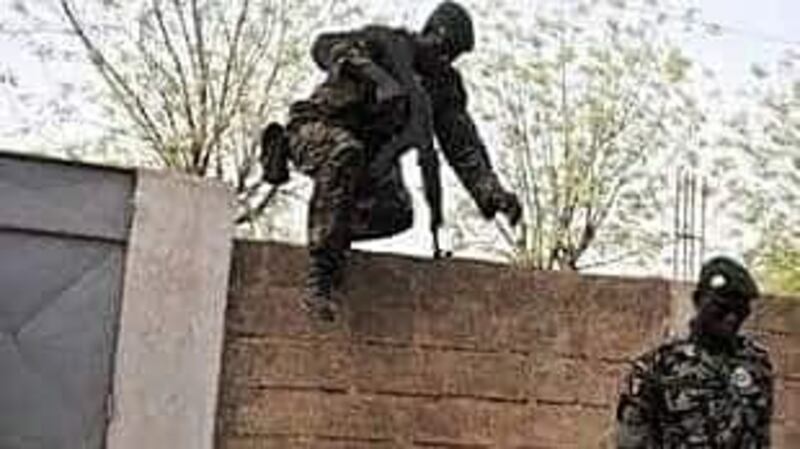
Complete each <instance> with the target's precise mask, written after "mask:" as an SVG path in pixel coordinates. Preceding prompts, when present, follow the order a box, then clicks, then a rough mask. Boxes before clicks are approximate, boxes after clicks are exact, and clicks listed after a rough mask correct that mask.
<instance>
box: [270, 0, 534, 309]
mask: <svg viewBox="0 0 800 449" xmlns="http://www.w3.org/2000/svg"><path fill="white" fill-rule="evenodd" d="M437 11H438V12H435V13H434V14H433V15H432V19H431V20H430V21H429V22H430V23H437V24H438V23H439V22H441V23H442V24H444V25H451V22H452V21H454V20H461V21H462V22H464V21H465V20H468V19H465V18H464V17H463V15H464V14H465V13H463V12H461V10H460V7H458V6H456V5H454V4H451V3H450V2H445V4H443V6H440V8H438V9H437ZM454 11H455V13H454ZM456 16H458V17H456ZM466 25H467V26H462V27H461V28H460V30H461V31H459V32H462V34H463V32H467V33H469V35H459V36H457V37H459V38H460V39H461V40H460V41H455V42H456V43H458V44H459V45H462V46H461V47H458V45H456V47H454V50H456V51H459V52H461V51H467V50H469V49H471V47H472V45H473V42H472V39H473V37H472V35H471V32H472V31H471V23H467V24H466ZM414 36H415V35H414V34H412V33H409V32H407V31H405V30H402V29H394V28H389V27H382V26H368V27H365V28H363V29H361V30H355V31H352V32H345V33H327V34H322V35H320V36H319V37H318V38H317V40H316V41H315V44H314V46H313V48H312V56H313V58H314V60H315V62H316V63H317V64H318V65H319V66H320V67H321V68H322V69H323V70H325V71H326V72H327V74H328V78H327V80H326V81H325V82H324V83H322V84H321V85H320V86H319V87H318V88H317V89H315V91H314V93H313V94H312V96H311V97H310V98H309V99H308V100H304V101H300V102H297V103H295V104H293V105H292V107H291V110H290V120H289V123H288V125H287V127H286V134H287V137H288V138H287V144H288V148H289V150H288V151H289V158H290V159H291V160H292V162H293V163H294V165H295V166H296V167H297V168H298V169H299V170H300V171H302V172H303V173H305V174H306V175H308V176H310V177H312V178H313V179H314V190H313V193H312V196H311V200H310V204H309V212H308V247H309V252H310V256H311V263H310V272H309V276H308V283H309V287H310V290H311V291H312V294H313V295H316V296H321V297H323V298H329V297H330V286H329V285H328V284H329V278H330V277H331V276H330V274H331V273H333V272H335V271H336V270H337V269H338V268H339V267H340V266H341V263H342V258H343V253H344V251H345V250H346V249H347V248H349V246H350V243H351V242H352V241H354V240H360V239H371V238H379V237H388V236H392V235H395V234H398V233H400V232H402V231H404V230H406V229H408V228H410V227H411V225H412V223H413V216H412V214H413V212H412V206H411V197H410V195H409V193H408V190H407V188H406V186H405V183H404V181H403V177H402V172H401V169H400V165H399V162H398V161H396V160H394V159H389V160H390V161H391V162H390V164H389V169H388V170H381V171H380V173H379V174H377V175H376V174H375V173H373V172H372V171H371V170H368V168H370V163H371V162H373V161H374V159H375V156H376V155H377V154H378V153H379V151H380V150H381V149H382V146H384V145H386V144H387V143H389V142H390V141H391V140H392V138H394V137H396V136H397V135H398V134H400V133H401V131H403V129H404V127H405V126H407V125H408V123H409V120H410V119H412V117H410V109H409V108H410V106H409V101H410V100H409V98H410V97H409V96H408V92H405V93H404V96H403V95H401V96H400V98H399V99H397V98H395V97H390V98H391V101H387V102H383V101H378V100H377V98H378V97H379V94H378V92H377V88H376V87H377V86H376V84H375V83H374V82H373V81H374V79H372V80H370V79H365V78H364V77H359V76H355V77H354V76H349V75H347V74H346V73H344V71H343V70H341V65H337V64H341V63H339V62H337V61H343V60H346V61H347V62H348V63H350V64H351V66H358V67H362V68H363V67H365V66H367V65H371V68H373V69H374V68H376V67H377V68H378V69H379V70H378V71H381V70H382V69H384V68H387V67H397V64H396V62H397V60H400V59H403V57H404V56H406V57H409V59H411V61H407V62H409V63H413V62H414V61H413V56H408V55H406V54H404V56H399V55H397V54H392V52H393V51H387V50H386V48H388V46H387V45H393V44H389V42H393V43H396V42H401V45H399V46H393V47H391V48H393V49H395V50H397V49H402V51H403V52H405V51H408V52H409V54H413V45H414V44H413V43H414ZM387 70H388V73H389V74H390V75H389V77H390V78H391V77H396V76H397V73H393V72H392V70H391V69H387ZM413 70H414V68H413V67H408V71H409V72H411V71H413ZM384 74H385V73H384ZM350 75H352V73H350ZM417 75H419V74H417ZM415 79H416V80H417V82H419V83H421V86H422V88H424V90H425V91H426V94H427V96H428V97H427V98H428V99H429V101H430V106H431V115H432V127H433V131H434V133H435V135H436V138H437V139H438V141H439V144H440V146H441V150H442V152H443V153H444V155H445V158H446V159H447V161H448V162H449V164H450V165H451V167H452V168H453V169H454V171H455V172H456V174H457V175H458V177H459V178H460V179H461V181H462V182H463V184H464V185H465V186H466V188H467V190H468V191H469V193H470V194H471V196H472V198H473V199H474V200H475V202H476V203H477V204H478V207H479V209H480V210H481V212H482V214H483V215H484V216H485V217H487V218H491V217H493V216H494V215H495V214H496V213H497V212H498V211H508V210H512V209H513V207H516V213H515V214H514V213H512V215H516V217H518V216H519V212H518V210H519V205H518V202H517V200H516V197H514V196H513V195H512V194H510V193H508V192H506V191H505V190H503V188H502V187H501V185H500V182H499V180H498V178H497V175H496V174H495V172H494V170H493V168H492V165H491V163H490V161H489V157H488V154H487V151H486V148H485V146H484V145H483V142H482V141H481V139H480V137H479V135H478V132H477V129H476V127H475V124H474V122H473V121H472V118H471V117H470V115H469V113H468V112H467V94H466V91H465V89H464V86H463V82H462V80H461V76H460V74H459V73H458V71H457V70H456V69H454V68H453V67H452V66H450V65H449V64H448V65H447V67H446V68H444V69H443V70H437V71H436V72H435V73H433V74H430V73H429V74H427V75H424V76H421V77H420V78H415ZM398 81H399V80H398ZM428 125H429V127H430V125H431V124H430V123H429V124H428ZM428 129H429V128H428ZM287 176H288V175H287ZM514 220H516V218H515V219H514Z"/></svg>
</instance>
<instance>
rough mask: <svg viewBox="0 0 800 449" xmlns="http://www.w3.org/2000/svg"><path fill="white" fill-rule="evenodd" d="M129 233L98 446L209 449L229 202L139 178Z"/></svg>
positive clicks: (181, 185)
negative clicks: (102, 441) (102, 440)
mask: <svg viewBox="0 0 800 449" xmlns="http://www.w3.org/2000/svg"><path fill="white" fill-rule="evenodd" d="M131 226H132V228H131V233H130V240H129V243H128V248H127V256H126V261H125V275H124V280H123V292H122V298H123V300H122V305H121V313H120V323H119V332H118V338H117V351H116V356H115V360H114V374H113V391H112V394H111V401H112V404H111V421H110V423H109V428H108V433H107V437H106V438H107V440H106V442H107V445H106V447H107V448H108V449H139V448H148V449H212V447H213V432H214V417H215V411H216V402H217V385H218V377H219V373H220V364H221V362H220V358H221V353H222V342H223V326H224V314H225V304H226V291H227V283H228V267H229V259H230V253H231V241H232V236H233V218H232V201H231V195H230V194H229V193H228V192H227V191H226V189H225V188H224V187H222V186H221V185H218V184H210V183H208V182H207V181H205V180H204V181H201V180H198V179H194V178H188V177H183V176H176V175H174V174H164V173H155V172H150V171H140V172H138V173H137V183H136V190H135V193H134V215H133V221H132V225H131Z"/></svg>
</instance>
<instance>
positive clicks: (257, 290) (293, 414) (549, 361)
mask: <svg viewBox="0 0 800 449" xmlns="http://www.w3.org/2000/svg"><path fill="white" fill-rule="evenodd" d="M304 264H305V262H304V252H303V251H302V249H298V248H291V247H287V246H280V245H263V244H255V243H238V244H237V246H236V248H235V251H234V263H233V268H232V274H231V276H232V279H231V290H230V295H229V308H228V312H227V325H226V326H227V329H226V344H225V352H224V357H223V384H222V396H221V404H220V408H219V412H218V415H219V420H218V438H217V439H218V447H220V448H225V449H255V448H264V449H269V448H289V449H291V448H315V449H326V448H336V449H340V448H341V449H345V448H346V449H353V448H355V449H359V448H379V449H384V448H412V447H419V448H593V447H602V445H603V444H604V443H607V442H608V441H609V440H610V439H611V438H612V432H613V407H614V402H615V400H616V395H617V389H618V383H619V379H620V377H621V375H622V373H623V372H624V371H625V369H626V361H627V360H628V359H629V358H630V357H632V356H634V355H636V354H639V353H641V352H642V351H643V350H645V349H646V348H649V347H652V346H653V345H655V344H656V343H657V342H658V341H659V340H660V339H661V338H662V337H663V336H665V335H666V334H667V328H668V326H669V323H670V310H671V306H670V304H671V301H672V299H671V298H672V296H673V294H672V293H673V292H671V291H670V286H669V285H668V284H667V283H666V282H664V281H660V280H624V279H616V278H602V277H578V276H574V275H569V274H553V273H547V274H545V273H531V272H521V271H516V270H513V269H509V268H507V267H498V266H493V265H489V264H483V263H476V262H467V261H445V262H432V261H428V260H414V259H409V258H400V257H391V256H375V255H369V256H367V255H364V254H356V255H355V257H354V259H353V262H352V263H351V265H350V267H349V269H348V276H349V277H348V280H347V282H346V284H345V285H344V286H343V292H344V297H345V298H344V301H345V304H346V310H345V313H346V316H345V317H344V320H343V323H341V324H339V325H337V326H334V327H333V328H316V327H314V326H313V323H310V322H309V321H308V320H307V319H306V315H305V314H304V313H303V312H302V310H301V309H300V307H299V305H298V301H299V297H300V294H301V289H300V286H301V285H302V277H303V270H304ZM774 304H776V305H775V307H772V308H768V309H765V310H763V311H760V312H759V314H758V316H757V320H756V323H757V324H758V327H759V332H762V333H764V335H765V337H766V341H767V342H768V343H770V344H771V345H773V346H774V347H775V348H777V349H776V350H774V351H773V352H774V353H775V354H776V356H775V357H776V363H777V364H778V366H779V371H780V372H781V375H782V378H781V382H780V384H779V385H780V386H779V388H780V389H781V392H780V393H779V395H782V399H781V400H780V403H781V404H780V412H779V413H778V421H779V423H780V424H781V425H779V426H776V439H777V442H778V444H776V447H779V448H791V447H795V448H796V447H800V446H798V444H797V442H798V441H800V440H798V435H797V429H799V428H800V427H799V426H798V423H797V419H798V415H799V414H800V410H798V404H800V401H798V382H797V380H798V374H800V366H798V361H800V359H798V354H797V352H791V351H790V350H789V348H794V350H795V351H796V350H797V348H798V345H797V334H796V333H795V334H793V332H797V329H798V326H797V322H796V321H792V320H794V319H796V318H797V316H798V310H800V309H798V308H797V306H790V305H788V304H790V303H785V302H775V303H774ZM792 317H794V318H792ZM791 429H794V430H791ZM792 432H794V433H792Z"/></svg>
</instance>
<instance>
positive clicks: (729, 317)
mask: <svg viewBox="0 0 800 449" xmlns="http://www.w3.org/2000/svg"><path fill="white" fill-rule="evenodd" d="M746 304H747V301H746V300H742V299H737V298H724V297H721V296H718V295H715V294H713V293H702V294H701V295H700V298H699V299H698V301H697V304H696V305H697V316H696V318H695V322H696V327H695V329H696V330H697V331H699V332H700V333H701V334H703V335H706V336H709V337H714V338H720V339H725V340H728V339H732V338H733V337H734V336H735V335H736V334H737V332H739V328H741V327H742V323H744V320H745V319H747V316H748V315H749V314H750V310H749V307H748V306H747V305H746Z"/></svg>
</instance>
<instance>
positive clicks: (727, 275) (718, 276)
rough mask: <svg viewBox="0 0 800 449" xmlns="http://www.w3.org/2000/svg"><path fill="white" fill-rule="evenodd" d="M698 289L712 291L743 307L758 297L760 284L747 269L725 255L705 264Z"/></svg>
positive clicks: (704, 291)
mask: <svg viewBox="0 0 800 449" xmlns="http://www.w3.org/2000/svg"><path fill="white" fill-rule="evenodd" d="M696 291H697V293H700V294H702V293H710V294H712V295H714V296H716V297H717V298H721V299H724V300H726V301H733V302H736V303H737V305H740V306H743V307H747V306H749V303H750V301H751V300H753V299H755V298H757V297H758V286H757V285H756V281H755V280H754V279H753V277H752V276H751V275H750V273H749V272H748V271H747V269H746V268H745V267H743V266H742V265H741V264H739V263H738V262H736V261H735V260H733V259H731V258H729V257H724V256H719V257H714V258H713V259H710V260H709V261H707V262H706V263H704V264H703V267H702V268H701V270H700V279H699V280H698V281H697V290H696Z"/></svg>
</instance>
